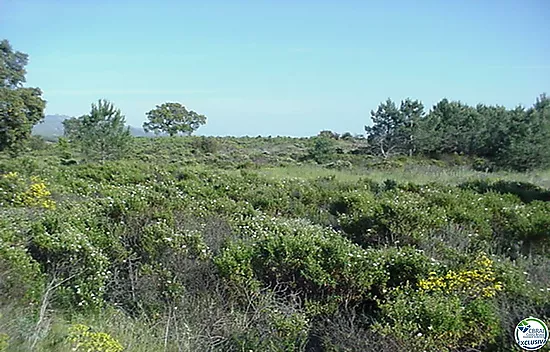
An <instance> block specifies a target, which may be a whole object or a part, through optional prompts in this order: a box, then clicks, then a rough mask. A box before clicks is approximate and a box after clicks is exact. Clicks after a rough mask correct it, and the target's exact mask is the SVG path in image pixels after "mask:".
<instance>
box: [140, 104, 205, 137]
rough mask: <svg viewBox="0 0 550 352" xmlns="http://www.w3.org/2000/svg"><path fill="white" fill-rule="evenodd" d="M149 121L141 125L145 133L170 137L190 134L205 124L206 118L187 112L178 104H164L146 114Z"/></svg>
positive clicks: (190, 111)
mask: <svg viewBox="0 0 550 352" xmlns="http://www.w3.org/2000/svg"><path fill="white" fill-rule="evenodd" d="M146 115H147V118H148V119H149V121H147V122H145V123H144V124H143V129H144V130H145V131H146V132H149V131H154V132H155V133H159V132H166V133H168V134H169V135H170V136H175V135H177V134H179V133H184V134H188V135H190V134H192V133H193V132H194V131H195V130H197V129H198V128H199V127H200V126H201V125H204V124H205V123H206V116H204V115H200V114H198V113H196V112H194V111H192V110H187V109H186V108H185V106H183V105H181V104H180V103H164V104H162V105H157V106H156V108H155V109H153V110H151V111H149V112H148V113H147V114H146Z"/></svg>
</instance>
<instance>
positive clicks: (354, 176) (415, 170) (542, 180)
mask: <svg viewBox="0 0 550 352" xmlns="http://www.w3.org/2000/svg"><path fill="white" fill-rule="evenodd" d="M259 173H260V174H262V175H265V176H268V177H273V178H303V179H314V178H318V177H332V176H334V177H335V178H336V179H338V180H341V181H349V182H353V181H358V180H359V179H361V178H369V179H372V180H373V181H376V182H383V181H384V180H387V179H393V180H395V181H397V182H412V183H417V184H427V183H431V182H436V183H440V184H448V185H457V184H460V183H462V182H465V181H469V180H472V179H501V180H506V181H516V182H529V183H533V184H535V185H538V186H541V187H544V188H550V170H546V171H538V172H531V173H517V172H504V171H501V172H495V173H485V172H480V171H475V170H472V169H470V168H467V167H464V166H462V167H453V168H441V167H438V166H430V165H426V166H415V165H412V166H405V167H401V168H394V169H390V170H377V169H370V170H369V169H362V168H354V169H351V170H331V169H327V168H324V167H322V166H319V165H302V166H286V167H271V168H264V169H261V170H260V171H259Z"/></svg>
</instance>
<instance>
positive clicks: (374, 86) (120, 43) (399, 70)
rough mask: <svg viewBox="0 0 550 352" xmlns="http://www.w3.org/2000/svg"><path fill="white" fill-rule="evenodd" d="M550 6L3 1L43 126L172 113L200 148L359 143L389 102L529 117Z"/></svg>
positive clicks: (546, 43)
mask: <svg viewBox="0 0 550 352" xmlns="http://www.w3.org/2000/svg"><path fill="white" fill-rule="evenodd" d="M549 15H550V1H549V0H517V1H506V0H499V1H496V0H495V1H493V0H483V1H479V0H475V1H474V0H462V1H445V0H437V1H427V0H426V1H422V0H419V1H404V0H402V1H367V0H363V1H336V0H333V1H323V0H316V1H313V0H311V1H309V0H302V1H298V0H295V1H290V0H270V1H260V0H258V1H238V0H234V1H200V2H199V1H196V2H190V1H162V0H158V1H139V0H134V1H118V0H109V1H105V0H93V1H89V0H65V1H46V0H34V1H33V0H0V39H2V38H5V39H8V40H9V41H10V42H11V43H12V45H13V47H14V48H15V49H16V50H19V51H23V52H26V53H28V54H29V55H30V63H29V65H28V67H27V70H28V75H27V85H28V86H38V87H40V88H42V90H43V92H44V97H45V99H46V100H47V101H48V103H47V108H46V113H47V114H66V115H71V116H76V115H82V114H84V113H86V112H88V111H89V109H90V104H91V103H92V102H94V101H97V99H99V98H106V99H109V100H111V101H113V102H114V103H115V104H116V105H117V106H118V107H120V108H121V109H122V111H123V113H124V114H125V115H126V119H127V122H128V123H129V124H131V125H134V126H141V124H142V123H143V121H144V120H145V112H147V111H149V110H151V109H152V108H154V107H155V105H157V104H161V103H163V102H166V101H177V102H181V103H182V104H184V105H185V106H186V107H188V108H189V109H192V110H195V111H197V112H199V113H202V114H205V115H206V116H207V117H208V123H207V125H205V126H203V127H201V128H200V130H199V134H205V135H236V136H241V135H251V136H256V135H260V134H261V135H273V136H275V135H289V136H309V135H315V134H317V133H318V132H319V131H320V130H323V129H330V130H333V131H337V132H346V131H349V132H351V133H354V134H355V133H363V126H364V125H365V124H369V123H370V118H369V116H370V115H369V112H370V110H372V109H375V108H376V106H377V105H378V103H379V102H381V101H383V100H385V99H386V98H388V97H391V98H392V99H394V100H397V101H399V100H401V99H404V98H406V97H411V98H414V99H420V100H422V101H423V102H424V104H425V105H426V106H427V107H431V106H432V105H433V104H434V103H436V102H437V101H438V100H440V99H441V98H444V97H447V98H450V99H456V100H461V101H463V102H466V103H470V104H476V103H479V102H482V103H487V104H500V105H505V106H507V107H514V106H516V105H517V104H522V105H527V106H529V105H531V104H532V103H533V102H534V101H535V98H536V97H537V96H538V95H539V94H540V93H542V92H548V93H550V60H549V59H550V40H549V37H550V21H549V20H548V18H549Z"/></svg>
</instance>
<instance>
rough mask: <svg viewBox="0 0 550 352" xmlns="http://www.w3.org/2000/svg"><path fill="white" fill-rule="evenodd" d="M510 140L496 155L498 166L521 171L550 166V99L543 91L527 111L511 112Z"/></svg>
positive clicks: (508, 136) (508, 132)
mask: <svg viewBox="0 0 550 352" xmlns="http://www.w3.org/2000/svg"><path fill="white" fill-rule="evenodd" d="M510 114H511V116H510V119H509V128H508V131H507V134H508V135H507V143H506V144H505V145H504V146H503V147H502V148H501V149H500V150H499V152H498V154H497V155H496V159H497V160H496V161H497V163H498V165H500V166H502V167H505V168H511V169H514V170H518V171H526V170H530V169H535V168H541V167H548V166H549V165H550V98H549V97H547V96H546V94H542V95H541V96H540V97H539V98H537V101H536V103H535V104H534V106H533V107H532V108H530V109H528V110H524V109H522V108H521V107H519V108H517V109H515V110H513V111H512V112H510Z"/></svg>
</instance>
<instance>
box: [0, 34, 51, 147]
mask: <svg viewBox="0 0 550 352" xmlns="http://www.w3.org/2000/svg"><path fill="white" fill-rule="evenodd" d="M27 62H28V55H27V54H24V53H22V52H19V51H14V50H13V48H12V47H11V45H10V43H9V42H8V41H7V40H2V41H1V42H0V150H6V149H10V150H17V149H20V148H21V146H22V144H23V143H24V142H25V141H27V140H28V139H29V137H30V135H31V131H32V127H33V126H34V125H35V124H37V123H38V122H40V120H42V119H43V118H44V108H45V107H46V101H45V100H43V99H42V97H41V96H42V91H41V90H40V89H39V88H24V87H23V86H22V85H23V83H24V82H25V74H26V70H25V66H26V65H27Z"/></svg>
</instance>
